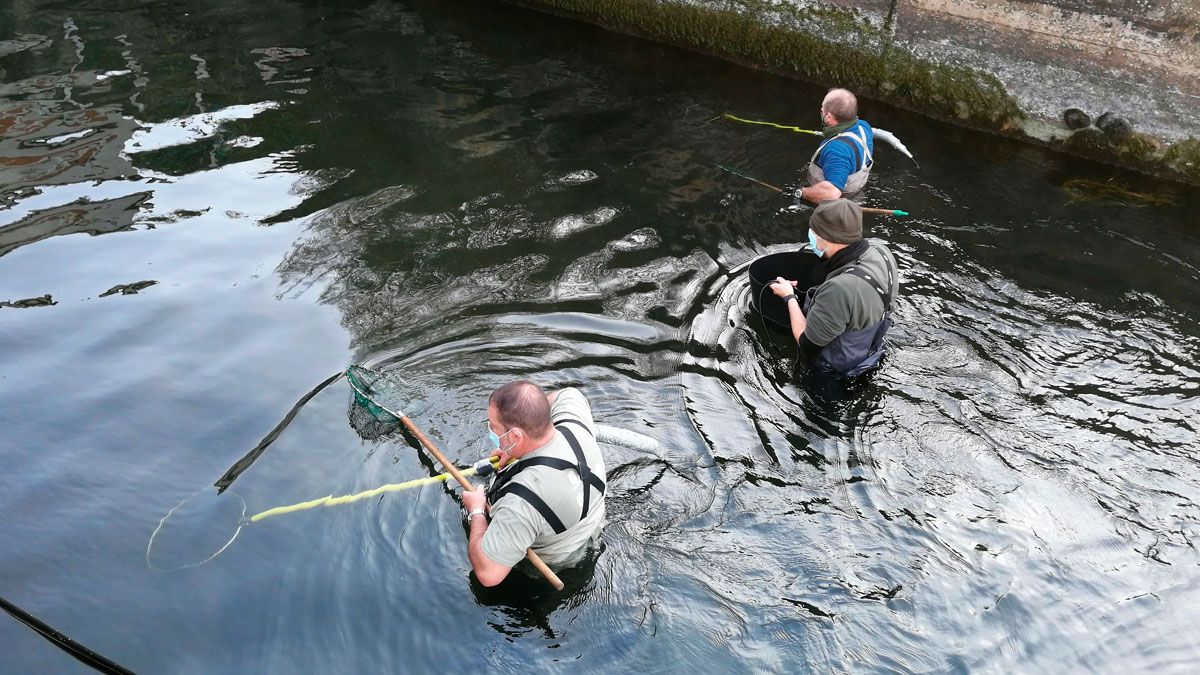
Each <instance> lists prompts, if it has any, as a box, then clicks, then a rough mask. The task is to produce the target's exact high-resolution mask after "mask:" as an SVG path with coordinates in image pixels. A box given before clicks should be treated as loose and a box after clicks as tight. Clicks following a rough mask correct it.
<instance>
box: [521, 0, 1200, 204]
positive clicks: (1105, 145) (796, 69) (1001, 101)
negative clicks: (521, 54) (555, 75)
mask: <svg viewBox="0 0 1200 675" xmlns="http://www.w3.org/2000/svg"><path fill="white" fill-rule="evenodd" d="M507 1H509V2H512V3H513V4H518V5H522V6H525V7H530V8H534V9H539V10H543V11H548V12H552V13H555V14H560V15H564V16H569V17H573V18H577V19H582V20H585V21H588V22H590V23H594V24H597V25H600V26H603V27H605V28H607V29H610V30H613V31H618V32H622V33H627V34H632V35H637V36H642V37H646V38H649V39H653V40H656V41H660V42H665V43H668V44H672V45H675V46H678V47H682V48H685V49H691V50H695V51H699V52H704V53H706V54H712V55H715V56H719V57H722V58H725V59H728V60H731V61H734V62H738V63H742V64H744V65H747V66H750V67H754V68H759V69H765V70H769V71H772V72H775V73H779V74H782V75H787V76H793V77H797V78H801V79H804V80H809V81H812V82H817V83H820V84H825V85H831V86H832V85H835V84H836V85H837V86H844V87H848V88H850V89H852V90H854V91H855V92H856V93H858V94H860V95H863V96H866V97H869V98H874V99H877V100H882V101H886V102H888V103H891V104H893V105H896V106H899V107H902V108H906V109H909V110H913V111H916V112H920V113H924V114H926V115H929V116H931V117H935V118H938V119H941V120H945V121H949V122H952V123H956V124H960V125H963V126H968V127H972V128H976V129H982V130H986V131H991V132H995V133H999V134H1003V135H1007V136H1014V137H1021V138H1027V139H1029V140H1031V141H1034V142H1039V143H1045V144H1049V145H1050V146H1051V147H1053V148H1055V149H1058V150H1061V151H1064V152H1070V153H1073V154H1079V155H1082V156H1087V157H1090V158H1093V159H1097V160H1100V161H1104V162H1107V163H1111V164H1117V165H1121V166H1126V167H1129V168H1133V169H1137V170H1140V171H1144V172H1148V173H1152V174H1156V175H1160V176H1165V177H1169V178H1173V179H1177V180H1182V181H1186V182H1190V183H1194V184H1200V141H1196V140H1195V139H1187V140H1183V141H1180V142H1178V143H1176V144H1174V145H1169V144H1167V143H1164V142H1162V141H1160V140H1158V139H1156V138H1154V137H1151V136H1149V135H1146V134H1132V135H1126V136H1122V137H1119V138H1118V137H1109V136H1108V135H1105V134H1103V133H1100V134H1093V133H1085V134H1082V135H1080V136H1078V137H1074V136H1071V137H1066V135H1065V134H1064V135H1063V136H1061V137H1058V138H1056V137H1053V136H1049V135H1046V136H1042V137H1034V136H1033V135H1030V133H1028V132H1027V131H1026V129H1028V128H1030V127H1031V125H1028V124H1026V122H1027V119H1028V117H1029V116H1030V115H1029V114H1028V113H1027V112H1025V111H1023V110H1022V107H1021V105H1020V104H1019V103H1018V101H1017V99H1016V98H1015V97H1014V96H1013V95H1012V94H1011V93H1010V92H1009V91H1008V89H1007V88H1006V87H1005V86H1004V84H1003V83H1001V81H1000V80H999V79H997V78H996V77H995V76H993V75H992V74H990V73H988V72H985V71H984V69H982V68H977V67H975V68H973V67H969V66H964V65H960V64H951V63H949V62H937V61H935V60H934V59H933V58H931V57H929V56H923V55H918V54H916V53H914V51H912V50H910V49H909V48H908V47H907V46H906V45H901V44H898V43H897V41H896V40H895V38H894V33H895V31H894V16H895V10H896V3H895V2H892V3H891V11H889V12H888V13H887V14H886V16H885V17H884V18H882V19H881V15H880V14H879V13H878V12H874V13H872V12H869V11H863V10H860V9H859V8H858V7H856V6H854V5H856V4H860V3H853V4H851V5H850V6H839V5H837V4H834V3H835V2H836V0H828V1H822V0H813V1H811V2H804V5H803V7H801V6H800V5H799V4H798V2H800V1H801V0H795V1H794V2H789V1H786V0H785V1H776V2H771V1H770V0H695V1H692V2H679V1H671V0H507ZM875 4H876V5H879V4H881V3H875ZM873 9H875V10H878V9H879V7H874V8H873ZM1086 131H1089V132H1092V131H1096V130H1095V129H1088V130H1086ZM1064 137H1065V140H1060V138H1064Z"/></svg>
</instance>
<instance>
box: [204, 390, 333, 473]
mask: <svg viewBox="0 0 1200 675" xmlns="http://www.w3.org/2000/svg"><path fill="white" fill-rule="evenodd" d="M345 374H346V373H345V371H343V372H340V373H334V374H333V375H330V376H329V378H328V379H326V380H325V381H324V382H322V383H321V384H318V385H317V386H316V388H314V389H313V390H312V391H310V392H308V393H307V394H305V395H304V396H301V397H300V400H299V401H296V405H294V406H292V409H291V410H289V411H288V414H287V415H284V417H283V419H282V420H281V421H280V422H279V424H276V425H275V428H274V429H272V430H271V431H270V433H268V434H267V435H266V436H264V437H263V439H262V440H261V441H259V442H258V445H256V446H254V448H253V449H251V450H250V452H247V453H246V455H245V456H244V457H242V458H241V459H239V460H238V461H236V462H234V463H233V466H231V467H229V470H228V471H226V472H225V473H224V475H222V476H221V477H220V478H218V479H217V482H215V483H213V485H214V486H215V487H216V488H217V494H220V493H222V492H224V491H225V489H226V488H228V487H229V486H230V485H232V484H233V481H235V480H237V477H238V476H240V475H242V472H243V471H245V470H246V469H249V468H250V465H251V464H253V463H254V461H255V460H256V459H258V457H259V455H262V454H263V453H264V452H266V450H267V447H268V446H270V445H271V444H272V443H274V442H275V439H276V438H279V434H281V433H283V430H284V429H286V428H287V426H288V425H289V424H291V423H292V420H293V419H294V418H295V417H296V413H297V412H299V411H300V408H302V407H304V404H305V403H308V401H309V399H311V398H312V397H314V396H316V395H317V394H319V393H321V390H322V389H324V388H325V387H328V386H329V385H331V384H333V383H334V381H335V380H337V379H338V378H339V377H341V376H342V375H345Z"/></svg>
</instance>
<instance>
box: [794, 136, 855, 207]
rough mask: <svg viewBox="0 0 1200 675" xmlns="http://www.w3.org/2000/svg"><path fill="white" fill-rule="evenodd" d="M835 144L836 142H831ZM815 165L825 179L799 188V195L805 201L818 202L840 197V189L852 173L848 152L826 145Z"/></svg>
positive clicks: (842, 188) (832, 144)
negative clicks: (819, 168) (818, 167)
mask: <svg viewBox="0 0 1200 675" xmlns="http://www.w3.org/2000/svg"><path fill="white" fill-rule="evenodd" d="M830 145H831V146H837V145H838V144H837V143H831V144H830ZM817 165H818V166H820V167H821V172H822V173H824V174H825V180H823V181H821V182H819V183H814V184H812V185H810V186H808V187H806V188H801V189H800V194H799V197H800V198H801V199H803V200H805V201H809V202H812V203H814V204H819V203H821V202H824V201H828V200H830V199H840V198H841V196H842V190H844V189H845V187H846V181H847V180H849V178H850V174H852V173H854V163H853V161H852V158H851V157H850V155H849V153H848V152H842V148H840V147H829V146H826V149H825V151H823V152H822V153H821V156H820V157H818V158H817Z"/></svg>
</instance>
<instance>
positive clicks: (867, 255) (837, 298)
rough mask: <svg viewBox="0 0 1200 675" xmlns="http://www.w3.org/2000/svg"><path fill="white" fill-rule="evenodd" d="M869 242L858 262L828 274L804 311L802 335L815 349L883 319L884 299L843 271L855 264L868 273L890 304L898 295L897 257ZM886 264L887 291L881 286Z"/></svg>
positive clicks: (884, 278)
mask: <svg viewBox="0 0 1200 675" xmlns="http://www.w3.org/2000/svg"><path fill="white" fill-rule="evenodd" d="M868 241H869V242H870V246H869V247H868V248H867V250H866V252H864V253H863V254H862V255H861V256H860V257H859V258H858V261H857V262H855V261H854V260H850V261H848V262H847V264H845V265H842V266H841V267H838V268H837V269H835V270H832V271H830V273H829V275H827V276H826V281H825V282H824V283H822V284H821V285H820V286H818V287H817V292H816V295H815V296H814V298H813V302H812V304H811V305H810V306H809V308H808V311H807V312H805V315H804V318H805V319H806V320H807V322H808V325H807V326H806V327H805V329H804V335H805V337H807V338H808V340H809V341H810V342H812V343H813V344H814V345H817V346H818V347H824V346H825V345H827V344H829V343H830V342H833V341H834V340H835V339H836V338H837V337H838V336H839V335H841V334H842V333H845V332H846V331H850V330H862V329H863V328H866V327H868V326H872V325H874V324H876V323H879V322H880V321H881V320H883V314H884V306H883V298H880V297H879V293H877V292H876V291H875V289H874V288H873V287H872V286H871V284H870V283H869V282H868V281H867V280H866V279H860V278H858V277H856V276H854V275H853V274H846V273H844V272H842V270H845V269H846V268H848V267H850V266H852V265H854V266H857V267H859V268H860V269H862V270H863V271H865V272H867V273H868V274H870V275H871V277H873V278H874V279H878V280H879V282H880V286H881V287H883V288H884V289H885V290H887V291H888V292H889V294H890V295H891V297H892V298H893V302H894V298H895V297H896V293H897V292H899V289H900V275H899V273H898V272H897V268H896V258H895V257H894V256H893V255H892V252H891V251H889V250H888V249H887V247H886V246H884V245H883V244H882V243H881V242H879V241H877V240H874V239H871V240H868ZM885 261H886V262H885ZM888 264H890V265H891V269H892V275H891V283H890V285H889V286H890V288H889V287H888V286H885V285H884V284H886V283H887V279H888Z"/></svg>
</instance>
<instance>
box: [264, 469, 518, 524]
mask: <svg viewBox="0 0 1200 675" xmlns="http://www.w3.org/2000/svg"><path fill="white" fill-rule="evenodd" d="M493 461H495V460H493ZM478 471H479V470H478V469H477V468H475V467H473V466H472V467H470V468H466V469H461V470H460V473H462V475H464V476H474V475H475V474H476V473H477V472H478ZM449 478H451V475H450V473H449V472H447V473H442V474H438V475H436V476H430V477H429V478H417V479H415V480H410V481H405V482H403V483H388V484H387V485H381V486H379V487H377V488H374V489H371V490H364V491H363V492H357V493H355V494H352V495H342V496H341V497H334V496H333V495H329V496H328V497H321V498H320V499H311V500H309V501H307V502H300V503H298V504H289V505H287V506H276V507H275V508H273V509H267V510H266V511H263V512H262V513H256V514H254V515H252V516H250V522H252V523H257V522H258V521H260V520H262V519H263V518H270V517H271V516H280V515H283V514H285V513H295V512H297V511H307V510H308V509H315V508H317V507H318V506H340V505H342V504H349V503H351V502H357V501H359V500H362V499H367V498H370V497H374V496H376V495H381V494H384V493H387V492H399V491H401V490H408V489H411V488H415V487H421V486H422V485H433V484H434V483H444V482H446V481H447V480H448V479H449Z"/></svg>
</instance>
